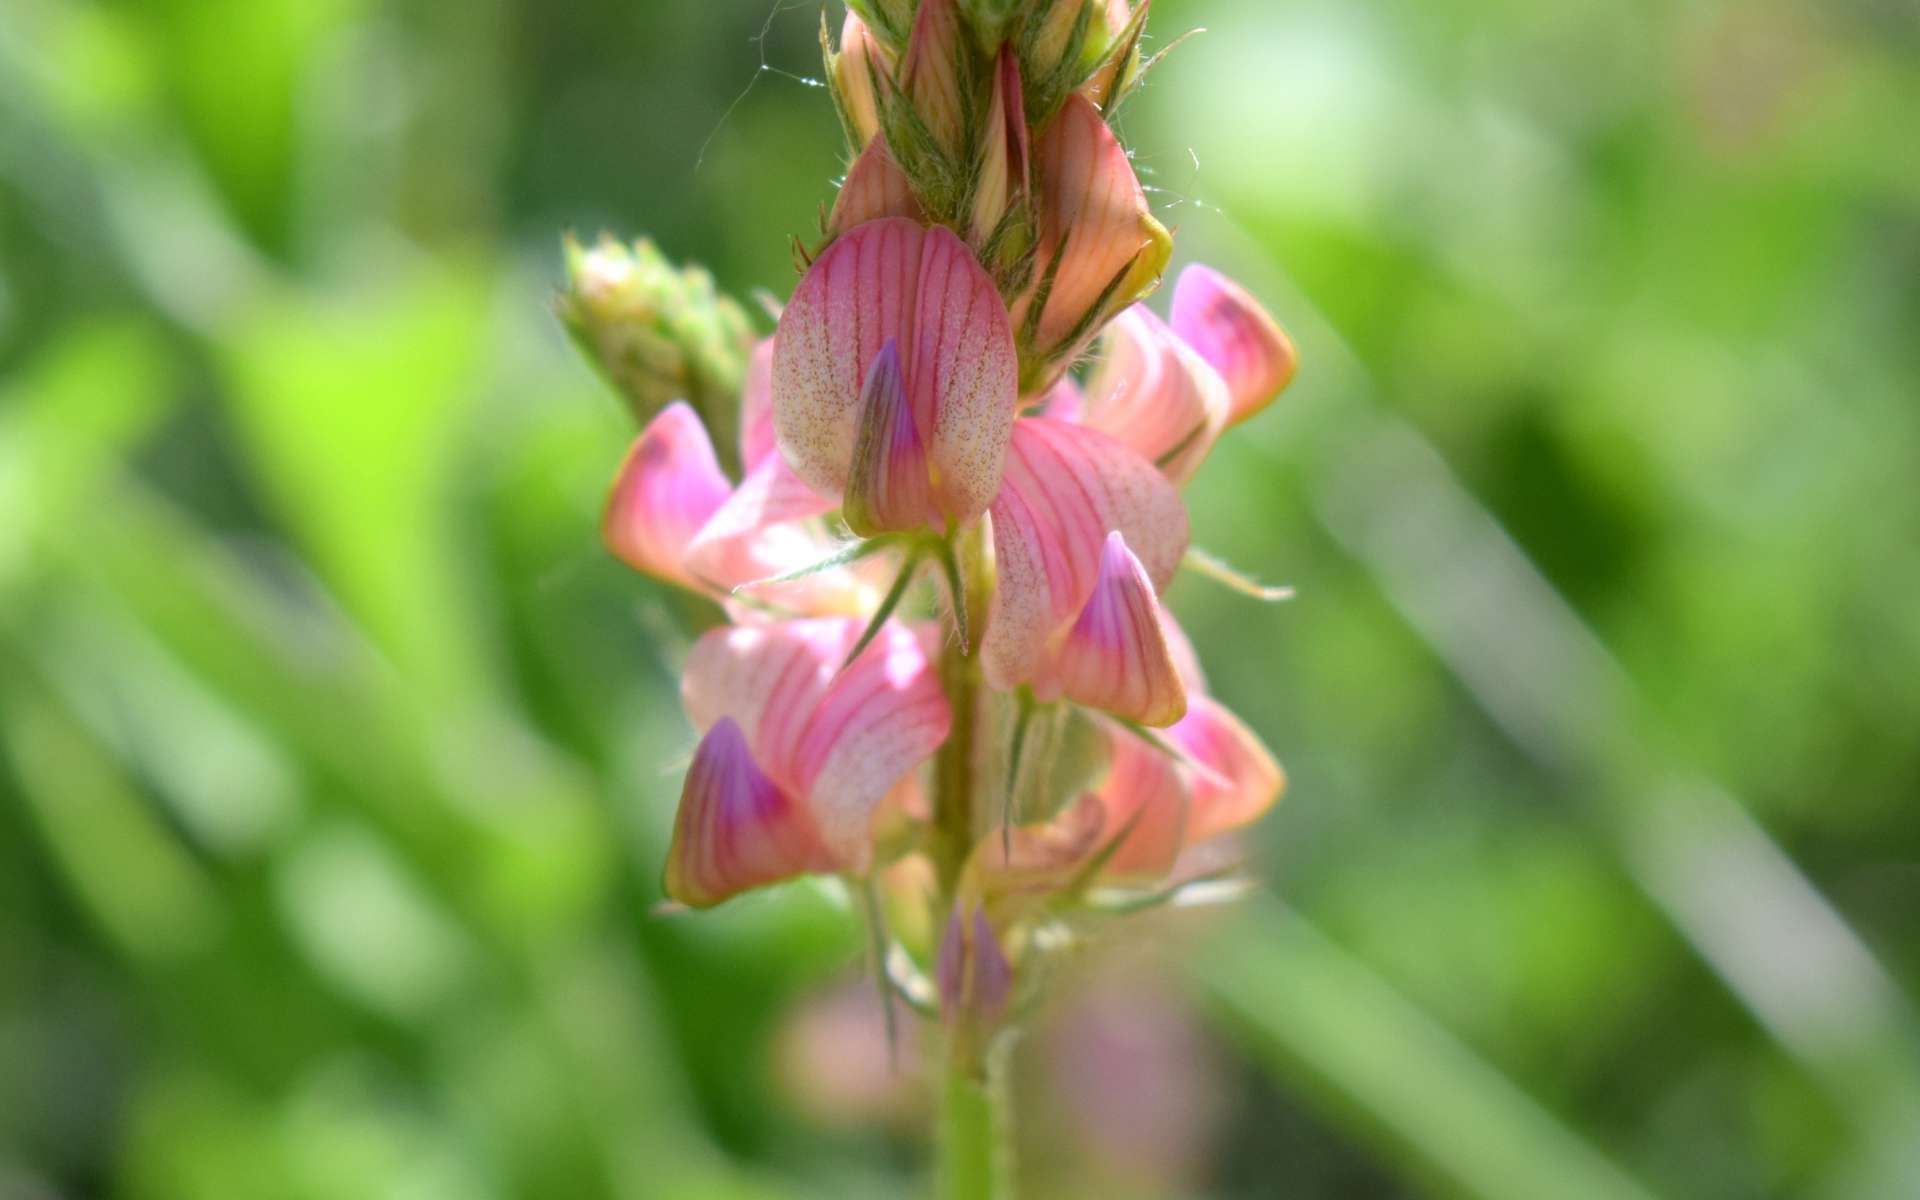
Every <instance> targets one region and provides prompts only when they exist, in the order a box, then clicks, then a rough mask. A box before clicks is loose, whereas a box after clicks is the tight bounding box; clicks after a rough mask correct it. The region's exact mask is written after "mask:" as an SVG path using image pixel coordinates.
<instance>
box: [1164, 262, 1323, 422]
mask: <svg viewBox="0 0 1920 1200" xmlns="http://www.w3.org/2000/svg"><path fill="white" fill-rule="evenodd" d="M1173 330H1174V332H1175V333H1177V334H1179V335H1180V337H1181V338H1182V339H1183V340H1185V341H1186V343H1187V344H1188V345H1190V346H1192V347H1193V348H1194V349H1195V350H1196V351H1198V352H1199V354H1200V357H1202V358H1204V359H1206V360H1207V361H1208V362H1209V363H1212V364H1213V367H1214V369H1215V370H1216V371H1218V372H1220V376H1221V378H1222V379H1225V380H1226V382H1227V391H1228V393H1229V394H1230V395H1231V397H1232V399H1233V407H1232V410H1231V411H1230V412H1229V414H1228V417H1227V423H1228V424H1229V425H1234V424H1238V423H1239V422H1241V421H1244V420H1246V419H1247V418H1248V417H1250V416H1252V415H1253V414H1254V413H1257V412H1259V411H1260V410H1261V409H1263V408H1265V407H1266V406H1267V405H1268V404H1271V403H1272V402H1273V398H1274V397H1275V396H1278V395H1279V394H1280V392H1281V389H1283V388H1285V387H1286V386H1287V384H1288V383H1289V382H1291V381H1292V379H1293V371H1294V367H1295V366H1296V365H1297V363H1298V360H1297V358H1296V357H1295V355H1294V351H1293V343H1292V342H1290V341H1288V340H1287V335H1286V334H1285V333H1284V332H1282V331H1281V329H1280V326H1279V324H1278V323H1277V322H1275V321H1274V319H1273V318H1272V317H1271V316H1269V315H1268V314H1267V310H1266V309H1264V308H1262V307H1260V302H1259V301H1258V300H1255V299H1254V298H1253V297H1252V296H1251V295H1250V294H1248V292H1247V290H1246V289H1245V288H1243V287H1241V286H1240V285H1239V284H1237V283H1235V282H1234V281H1233V280H1231V279H1228V278H1227V277H1226V276H1225V275H1222V274H1221V273H1220V272H1218V271H1216V270H1214V269H1213V268H1212V267H1206V266H1201V265H1199V264H1197V263H1196V264H1195V265H1193V266H1190V267H1188V268H1187V269H1186V270H1184V271H1182V272H1181V273H1180V279H1179V281H1178V282H1177V283H1175V284H1174V288H1173Z"/></svg>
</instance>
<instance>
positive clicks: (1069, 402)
mask: <svg viewBox="0 0 1920 1200" xmlns="http://www.w3.org/2000/svg"><path fill="white" fill-rule="evenodd" d="M1086 406H1087V398H1086V396H1085V395H1084V394H1083V393H1082V392H1081V391H1080V385H1079V384H1078V383H1075V382H1074V379H1073V376H1071V375H1062V376H1061V377H1060V378H1059V379H1057V380H1055V381H1054V385H1053V386H1052V387H1050V388H1048V389H1047V391H1046V394H1045V395H1043V396H1041V397H1040V403H1039V404H1038V405H1037V406H1036V407H1035V409H1034V410H1033V412H1034V415H1035V416H1040V417H1052V418H1053V419H1054V420H1056V421H1071V422H1073V423H1074V424H1075V425H1079V424H1082V422H1081V420H1080V417H1081V413H1082V411H1083V410H1084V409H1085V408H1086Z"/></svg>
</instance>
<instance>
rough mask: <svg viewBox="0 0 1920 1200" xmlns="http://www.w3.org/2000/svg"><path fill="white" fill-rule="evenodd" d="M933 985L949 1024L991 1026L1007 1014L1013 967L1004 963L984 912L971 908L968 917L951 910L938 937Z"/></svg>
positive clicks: (1004, 954)
mask: <svg viewBox="0 0 1920 1200" xmlns="http://www.w3.org/2000/svg"><path fill="white" fill-rule="evenodd" d="M934 982H935V984H936V985H937V986H938V988H939V991H940V1011H941V1012H942V1013H944V1014H945V1015H946V1018H947V1020H949V1021H958V1020H963V1019H965V1020H973V1021H982V1022H986V1023H989V1024H991V1023H992V1022H995V1021H998V1020H999V1019H1000V1017H1001V1015H1002V1014H1004V1013H1005V1012H1006V1008H1007V1001H1008V1000H1009V999H1010V998H1011V997H1012V995H1013V964H1012V963H1010V962H1008V961H1007V954H1006V951H1005V950H1003V949H1001V947H1000V939H999V938H998V937H996V936H995V935H994V932H993V925H992V923H991V922H989V921H988V920H987V914H986V911H985V910H984V909H980V908H976V909H974V910H973V912H972V915H971V917H970V918H963V917H962V915H961V911H960V909H959V908H957V907H956V908H955V909H954V911H953V915H952V916H951V917H950V918H948V920H947V927H946V931H945V932H944V933H943V934H942V935H941V938H940V954H939V957H938V958H937V959H936V960H935V963H934Z"/></svg>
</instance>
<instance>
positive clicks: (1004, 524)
mask: <svg viewBox="0 0 1920 1200" xmlns="http://www.w3.org/2000/svg"><path fill="white" fill-rule="evenodd" d="M992 512H993V552H994V563H995V569H996V571H997V572H998V576H999V583H998V586H997V587H996V588H995V590H994V597H993V610H992V613H991V615H990V618H989V622H988V626H987V634H986V638H985V640H984V642H983V645H982V655H983V665H984V668H985V671H986V675H987V679H988V681H989V682H990V683H992V684H993V686H994V687H997V688H1002V689H1006V688H1012V687H1016V686H1018V685H1019V684H1022V683H1025V682H1028V681H1029V680H1031V679H1033V678H1034V676H1035V674H1036V672H1037V671H1039V670H1041V669H1043V668H1044V667H1045V666H1046V659H1047V651H1048V649H1049V644H1050V642H1051V641H1052V640H1053V639H1054V638H1055V637H1056V636H1057V635H1060V634H1062V633H1064V632H1065V630H1066V628H1067V626H1068V624H1069V623H1070V622H1071V621H1072V620H1073V619H1074V618H1076V617H1077V616H1078V615H1079V614H1080V611H1081V609H1082V608H1084V607H1085V606H1086V603H1087V598H1088V597H1089V596H1091V595H1092V594H1093V589H1094V584H1095V582H1096V580H1097V578H1098V576H1099V572H1100V559H1101V555H1102V551H1103V550H1104V548H1105V545H1106V541H1107V534H1108V533H1109V532H1110V531H1114V530H1118V531H1119V533H1120V534H1121V536H1122V537H1124V538H1125V539H1126V543H1127V546H1128V547H1129V548H1130V549H1131V550H1132V551H1133V553H1134V555H1135V556H1136V557H1138V559H1139V561H1140V564H1141V566H1142V567H1144V568H1145V570H1146V574H1147V578H1148V579H1150V580H1151V581H1152V582H1153V584H1154V586H1155V587H1156V588H1161V587H1165V586H1166V584H1167V582H1168V581H1169V580H1171V579H1172V578H1173V573H1174V571H1175V569H1176V568H1178V566H1179V565H1180V556H1181V555H1183V554H1184V553H1186V548H1187V511H1186V508H1185V507H1184V506H1183V505H1182V504H1181V503H1180V495H1179V493H1178V492H1176V491H1175V490H1174V488H1173V485H1172V484H1171V483H1169V482H1168V481H1167V479H1166V477H1165V476H1163V475H1162V474H1160V472H1158V471H1156V470H1154V468H1153V465H1152V464H1151V463H1148V462H1147V461H1146V460H1145V459H1143V458H1141V457H1140V456H1139V455H1138V454H1135V453H1134V452H1133V451H1132V450H1130V449H1128V448H1127V447H1126V446H1124V445H1122V444H1120V443H1119V442H1117V441H1115V440H1113V439H1112V438H1110V437H1108V436H1107V435H1106V434H1103V433H1100V432H1098V431H1095V430H1091V429H1086V428H1083V427H1081V426H1078V425H1071V424H1068V423H1066V422H1063V421H1056V420H1053V419H1051V418H1047V417H1028V418H1022V419H1021V420H1019V421H1016V422H1015V423H1014V427H1013V437H1012V441H1011V443H1010V446H1009V449H1008V453H1007V464H1006V474H1005V477H1004V480H1003V482H1002V485H1001V488H1000V494H999V495H998V496H997V497H996V498H995V499H994V502H993V509H992Z"/></svg>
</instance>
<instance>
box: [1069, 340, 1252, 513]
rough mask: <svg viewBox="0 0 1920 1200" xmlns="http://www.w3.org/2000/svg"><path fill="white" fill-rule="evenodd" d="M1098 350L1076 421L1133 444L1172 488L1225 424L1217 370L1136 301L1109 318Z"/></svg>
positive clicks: (1223, 388)
mask: <svg viewBox="0 0 1920 1200" xmlns="http://www.w3.org/2000/svg"><path fill="white" fill-rule="evenodd" d="M1100 345H1101V356H1100V359H1099V362H1098V365H1097V366H1096V367H1095V368H1094V372H1093V375H1092V377H1091V378H1090V379H1089V380H1088V381H1087V389H1086V403H1085V406H1084V407H1083V409H1082V411H1081V416H1080V420H1081V423H1082V424H1085V425H1088V426H1090V427H1092V428H1094V429H1098V430H1101V431H1102V432H1104V433H1110V434H1112V435H1113V436H1114V437H1116V438H1118V439H1119V440H1121V441H1123V442H1125V443H1126V444H1127V445H1129V446H1132V447H1133V448H1134V449H1135V450H1137V451H1139V453H1140V456H1141V457H1142V458H1145V459H1146V460H1147V461H1149V462H1151V463H1154V464H1156V465H1158V466H1159V468H1160V469H1161V470H1162V471H1164V472H1165V473H1166V476H1167V478H1168V479H1171V480H1173V482H1174V483H1175V484H1183V483H1185V482H1186V481H1187V480H1189V479H1191V478H1193V473H1194V472H1195V471H1196V470H1198V469H1199V467H1200V464H1201V463H1202V462H1203V461H1205V459H1206V457H1207V454H1208V452H1209V451H1211V450H1212V449H1213V443H1214V442H1215V440H1216V439H1218V438H1219V436H1220V431H1221V430H1223V429H1225V428H1226V425H1227V414H1228V411H1229V409H1230V408H1231V405H1232V402H1231V399H1230V397H1229V396H1228V394H1227V385H1226V382H1225V381H1224V380H1222V379H1221V378H1220V373H1219V372H1217V371H1215V370H1214V369H1213V367H1212V366H1211V365H1209V364H1208V363H1207V361H1206V360H1205V359H1203V358H1201V357H1200V355H1199V353H1198V352H1197V351H1195V350H1194V349H1193V348H1192V347H1190V346H1188V345H1187V344H1186V343H1185V342H1183V341H1181V340H1180V339H1179V338H1178V337H1176V336H1174V332H1173V330H1172V329H1170V328H1168V327H1167V323H1166V322H1165V321H1162V320H1161V319H1160V318H1159V317H1157V316H1155V315H1154V313H1153V311H1152V310H1151V309H1149V308H1147V307H1146V306H1145V305H1142V304H1136V305H1134V306H1132V307H1131V308H1129V309H1127V310H1126V311H1125V312H1123V313H1121V314H1120V315H1119V316H1117V317H1115V318H1114V319H1113V321H1112V323H1110V324H1109V325H1108V326H1107V328H1106V331H1105V332H1104V333H1102V334H1101V341H1100Z"/></svg>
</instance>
